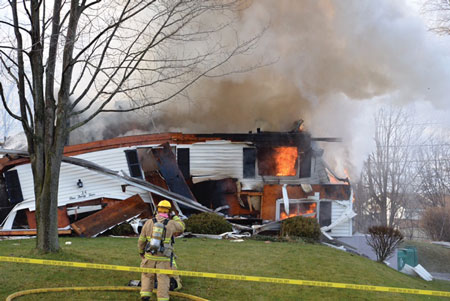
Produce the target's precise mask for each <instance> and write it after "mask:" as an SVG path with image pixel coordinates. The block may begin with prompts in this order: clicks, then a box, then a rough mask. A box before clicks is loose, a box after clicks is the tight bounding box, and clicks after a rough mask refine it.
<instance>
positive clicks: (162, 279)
mask: <svg viewBox="0 0 450 301" xmlns="http://www.w3.org/2000/svg"><path fill="white" fill-rule="evenodd" d="M141 267H142V268H154V269H166V270H169V269H170V262H169V261H155V260H150V259H147V258H145V259H142V262H141ZM156 277H157V280H158V292H157V293H156V296H157V297H158V301H166V300H169V287H170V278H169V275H165V274H156ZM154 284H155V274H149V273H142V276H141V297H145V296H148V297H150V296H151V294H152V290H153V288H154Z"/></svg>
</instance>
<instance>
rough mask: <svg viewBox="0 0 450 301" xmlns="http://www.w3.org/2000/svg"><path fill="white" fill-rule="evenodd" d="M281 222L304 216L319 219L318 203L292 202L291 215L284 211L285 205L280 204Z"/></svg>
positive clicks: (290, 206) (290, 204) (290, 205)
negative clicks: (289, 218)
mask: <svg viewBox="0 0 450 301" xmlns="http://www.w3.org/2000/svg"><path fill="white" fill-rule="evenodd" d="M279 213H280V216H279V217H278V219H279V220H283V219H286V218H288V217H294V216H303V217H314V218H316V217H317V203H316V202H305V201H301V202H295V201H294V202H292V200H291V202H290V203H289V215H287V214H286V211H285V210H284V204H283V203H279Z"/></svg>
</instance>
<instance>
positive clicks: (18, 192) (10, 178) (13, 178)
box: [5, 170, 23, 204]
mask: <svg viewBox="0 0 450 301" xmlns="http://www.w3.org/2000/svg"><path fill="white" fill-rule="evenodd" d="M5 182H6V191H7V192H8V198H9V201H10V202H11V203H12V204H16V203H20V202H22V201H23V195H22V188H21V187H20V181H19V176H18V174H17V170H10V171H7V172H6V173H5Z"/></svg>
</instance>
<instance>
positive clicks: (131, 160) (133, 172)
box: [125, 149, 142, 179]
mask: <svg viewBox="0 0 450 301" xmlns="http://www.w3.org/2000/svg"><path fill="white" fill-rule="evenodd" d="M125 156H126V157H127V162H128V169H129V171H130V176H131V177H133V178H139V179H142V171H141V165H140V164H139V158H138V155H137V151H136V150H135V149H133V150H126V151H125Z"/></svg>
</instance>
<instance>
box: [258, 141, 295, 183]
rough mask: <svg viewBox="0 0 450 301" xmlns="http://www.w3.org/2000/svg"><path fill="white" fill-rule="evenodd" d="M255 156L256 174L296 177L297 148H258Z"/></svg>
mask: <svg viewBox="0 0 450 301" xmlns="http://www.w3.org/2000/svg"><path fill="white" fill-rule="evenodd" d="M257 155H258V173H259V174H260V175H261V176H275V177H289V176H296V175H297V168H298V148H297V147H295V146H279V147H258V153H257Z"/></svg>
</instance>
